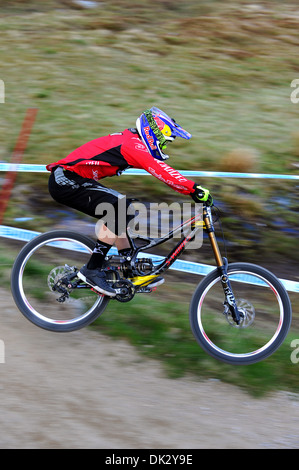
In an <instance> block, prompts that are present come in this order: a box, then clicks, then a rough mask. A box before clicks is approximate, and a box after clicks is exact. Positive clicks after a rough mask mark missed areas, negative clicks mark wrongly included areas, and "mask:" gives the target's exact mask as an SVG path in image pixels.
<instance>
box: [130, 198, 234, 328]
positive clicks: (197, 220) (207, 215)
mask: <svg viewBox="0 0 299 470" xmlns="http://www.w3.org/2000/svg"><path fill="white" fill-rule="evenodd" d="M188 226H190V228H191V230H190V233H189V234H188V235H186V236H185V237H183V238H182V239H181V240H180V241H179V242H178V244H177V245H176V246H175V247H174V248H173V250H172V251H171V252H170V253H169V255H167V256H166V257H165V259H164V260H163V261H162V262H161V263H160V264H159V265H158V266H156V267H155V268H154V269H153V270H152V271H151V272H150V273H147V274H148V275H160V274H162V273H163V272H165V271H166V270H167V269H169V268H170V266H171V265H172V264H173V263H174V262H175V261H176V259H177V258H178V257H179V256H180V255H181V254H182V253H183V251H184V250H185V248H186V246H187V245H188V243H189V242H190V241H191V240H192V238H193V237H194V236H195V234H196V233H197V232H198V230H200V229H204V230H205V231H206V232H207V234H208V237H209V241H210V244H211V247H212V251H213V253H214V257H215V261H216V265H217V269H218V271H219V275H220V278H221V283H222V287H223V292H224V295H225V299H226V302H225V303H226V305H227V306H228V308H229V309H230V311H231V314H232V317H233V319H234V321H235V322H236V323H237V324H239V323H240V312H239V311H238V308H237V305H236V301H235V296H234V294H233V291H232V288H231V284H230V281H229V278H228V275H227V266H228V263H227V259H226V258H222V256H221V252H220V249H219V246H218V243H217V240H216V236H215V230H214V225H213V220H212V214H211V208H210V207H209V206H207V205H206V204H203V211H202V219H201V214H196V215H195V216H193V217H191V218H190V219H189V220H187V221H186V222H184V223H182V224H181V225H179V226H178V227H177V228H176V229H174V230H172V231H170V232H169V233H168V234H166V235H165V236H164V237H161V238H147V237H143V236H139V237H138V238H139V239H141V240H144V241H146V242H148V243H146V245H145V246H141V247H139V248H137V246H136V244H135V242H134V239H132V238H131V237H130V236H129V239H130V243H131V245H132V248H133V255H132V257H131V267H132V268H133V269H134V268H135V262H136V260H137V255H138V253H139V252H140V251H141V250H143V251H146V250H148V249H150V248H152V247H155V246H158V245H160V244H162V243H164V242H166V241H167V240H169V239H171V238H172V237H173V235H174V234H175V233H177V232H178V231H179V230H181V229H182V228H183V227H188Z"/></svg>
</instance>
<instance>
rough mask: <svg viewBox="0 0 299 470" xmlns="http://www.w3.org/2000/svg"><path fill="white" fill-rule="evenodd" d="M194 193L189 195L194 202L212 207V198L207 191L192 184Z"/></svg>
mask: <svg viewBox="0 0 299 470" xmlns="http://www.w3.org/2000/svg"><path fill="white" fill-rule="evenodd" d="M193 188H194V190H195V191H194V193H191V197H192V199H193V201H195V202H205V203H206V205H207V206H212V205H213V198H212V196H211V194H210V191H209V190H208V189H205V188H202V187H201V186H199V185H198V184H196V183H195V184H194V186H193Z"/></svg>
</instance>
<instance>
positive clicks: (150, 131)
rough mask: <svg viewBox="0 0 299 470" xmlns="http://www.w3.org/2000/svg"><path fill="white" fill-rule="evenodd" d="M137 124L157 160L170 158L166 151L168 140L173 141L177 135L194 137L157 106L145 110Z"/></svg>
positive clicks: (149, 149) (143, 139)
mask: <svg viewBox="0 0 299 470" xmlns="http://www.w3.org/2000/svg"><path fill="white" fill-rule="evenodd" d="M136 126H137V130H138V133H139V135H140V137H141V139H142V141H143V143H144V144H145V145H146V147H147V149H148V151H149V152H150V154H151V155H152V156H153V157H154V158H156V159H157V160H166V159H167V158H169V156H168V155H166V154H165V153H164V150H165V149H166V147H167V144H168V142H172V141H173V140H174V139H175V138H176V137H182V138H183V139H190V138H191V137H192V136H191V134H189V132H187V131H185V130H184V129H183V128H182V127H181V126H179V125H178V124H177V123H176V122H175V120H174V119H171V118H170V117H169V116H167V114H166V113H164V112H163V111H161V110H160V109H158V108H156V107H152V108H151V109H147V110H146V111H144V113H142V114H141V116H139V118H138V119H137V121H136Z"/></svg>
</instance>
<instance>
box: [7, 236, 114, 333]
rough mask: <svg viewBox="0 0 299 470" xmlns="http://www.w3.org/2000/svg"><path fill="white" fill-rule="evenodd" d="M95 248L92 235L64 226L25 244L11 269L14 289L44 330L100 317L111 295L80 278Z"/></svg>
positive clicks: (65, 328) (76, 326)
mask: <svg viewBox="0 0 299 470" xmlns="http://www.w3.org/2000/svg"><path fill="white" fill-rule="evenodd" d="M93 248H94V242H93V241H92V240H91V239H90V238H88V237H86V236H84V235H81V234H78V233H74V232H71V231H62V230H54V231H51V232H47V233H44V234H41V235H39V236H37V237H35V238H34V239H33V240H31V241H30V242H28V243H27V244H26V245H25V246H24V247H23V249H22V250H21V251H20V253H19V255H18V256H17V258H16V260H15V263H14V265H13V268H12V273H11V291H12V295H13V298H14V301H15V303H16V305H17V307H18V308H19V310H20V311H21V312H22V313H23V315H24V316H25V317H26V318H27V319H28V320H30V321H31V322H32V323H34V324H35V325H37V326H39V327H41V328H44V329H46V330H50V331H57V332H68V331H74V330H77V329H79V328H83V327H85V326H87V325H89V324H90V323H92V322H93V321H94V320H96V318H98V317H99V315H100V314H101V313H102V312H103V311H104V309H105V308H106V306H107V303H108V301H109V298H107V297H105V296H102V295H99V294H97V293H96V292H94V291H92V289H91V288H90V286H87V285H86V284H84V283H82V281H80V280H79V279H78V277H77V276H76V273H77V271H78V269H80V268H81V267H82V266H83V265H84V264H85V263H86V262H87V261H88V259H89V258H90V255H91V253H92V250H93Z"/></svg>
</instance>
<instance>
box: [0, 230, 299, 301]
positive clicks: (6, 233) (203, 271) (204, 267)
mask: <svg viewBox="0 0 299 470" xmlns="http://www.w3.org/2000/svg"><path fill="white" fill-rule="evenodd" d="M37 235H40V232H34V231H31V230H26V229H20V228H15V227H9V226H6V225H0V237H3V238H11V239H13V240H20V241H24V242H29V241H30V240H32V239H33V238H34V237H36V236H37ZM55 246H57V247H60V248H66V246H65V244H64V242H63V241H62V242H55ZM72 249H74V250H75V251H81V250H78V247H75V246H74V247H73V248H72ZM116 253H117V250H116V248H114V247H112V248H111V250H110V251H109V254H116ZM140 255H141V256H146V257H147V258H151V259H152V260H153V262H160V261H162V260H163V259H164V258H163V257H162V256H158V255H154V254H150V253H140ZM170 269H174V270H176V271H180V272H185V273H190V274H198V275H200V276H206V275H207V274H209V273H210V272H211V271H213V270H214V269H215V266H211V265H208V264H202V263H193V262H191V261H184V260H176V261H175V262H174V263H173V265H172V266H171V267H170ZM280 281H281V282H282V284H283V285H284V286H285V288H286V290H287V291H289V292H298V293H299V282H295V281H289V280H287V279H280Z"/></svg>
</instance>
